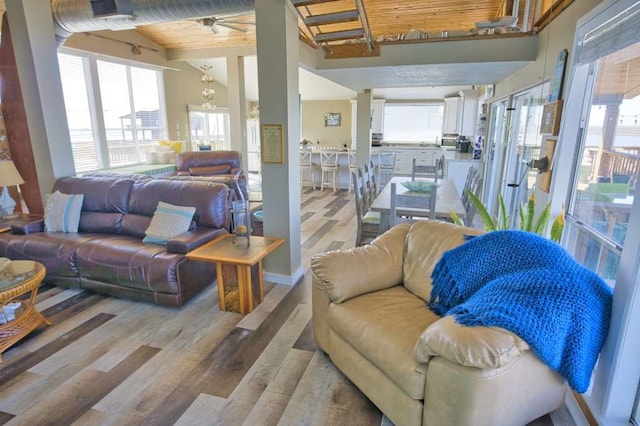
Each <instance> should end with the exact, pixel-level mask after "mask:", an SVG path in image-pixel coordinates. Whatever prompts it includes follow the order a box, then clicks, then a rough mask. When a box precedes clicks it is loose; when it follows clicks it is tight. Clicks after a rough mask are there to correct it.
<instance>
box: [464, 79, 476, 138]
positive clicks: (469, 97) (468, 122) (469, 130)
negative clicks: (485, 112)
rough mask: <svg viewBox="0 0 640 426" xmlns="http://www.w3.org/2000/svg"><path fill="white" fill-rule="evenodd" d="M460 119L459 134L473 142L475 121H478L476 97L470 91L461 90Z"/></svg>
mask: <svg viewBox="0 0 640 426" xmlns="http://www.w3.org/2000/svg"><path fill="white" fill-rule="evenodd" d="M460 99H461V101H462V108H461V109H462V112H461V113H462V117H460V134H461V135H463V136H467V137H468V138H469V139H470V140H474V136H475V135H476V133H477V131H476V121H477V120H478V95H477V94H476V93H475V92H474V91H471V90H461V91H460Z"/></svg>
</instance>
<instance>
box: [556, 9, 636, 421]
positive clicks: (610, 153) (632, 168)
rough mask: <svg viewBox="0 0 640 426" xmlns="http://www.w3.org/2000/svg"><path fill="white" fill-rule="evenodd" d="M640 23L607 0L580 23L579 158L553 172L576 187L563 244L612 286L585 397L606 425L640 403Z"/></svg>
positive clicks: (572, 116) (574, 98)
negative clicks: (639, 194)
mask: <svg viewBox="0 0 640 426" xmlns="http://www.w3.org/2000/svg"><path fill="white" fill-rule="evenodd" d="M638 25H640V3H638V2H637V1H634V0H618V1H615V2H604V3H603V4H602V5H601V7H598V8H596V9H594V12H593V13H592V14H590V15H588V16H587V17H585V18H583V19H582V20H581V22H579V25H578V29H577V34H576V43H575V45H574V56H573V60H572V61H573V63H574V64H573V67H572V69H573V71H572V76H571V78H572V79H571V80H570V91H569V96H568V98H567V102H566V107H565V108H564V110H563V124H562V128H561V132H560V135H559V142H560V149H561V152H564V150H563V145H562V144H565V145H564V146H567V145H569V146H570V147H571V149H572V150H573V152H572V154H574V155H575V158H572V160H574V161H573V169H572V172H571V173H566V172H565V171H564V170H563V168H562V167H556V168H555V170H554V172H558V175H559V176H564V175H566V182H562V180H559V181H556V184H559V183H560V182H562V183H564V184H565V185H567V186H568V187H569V197H568V202H569V204H568V210H567V222H566V223H567V225H566V227H565V235H564V236H563V245H564V246H565V247H566V248H567V249H568V250H569V251H570V252H571V253H572V255H573V256H574V257H575V258H576V259H577V260H578V261H580V262H581V263H582V264H584V265H585V266H587V267H588V268H590V269H592V270H593V271H595V272H597V273H598V274H599V275H600V276H601V277H602V278H603V279H604V280H605V281H606V282H607V283H608V284H609V285H610V286H611V287H612V288H613V312H612V319H611V327H610V329H609V334H608V337H607V342H606V344H605V346H604V348H603V350H602V352H601V353H600V359H599V361H598V365H597V366H596V369H595V372H594V375H593V379H592V385H591V387H590V389H589V391H588V392H587V393H586V394H585V395H584V399H585V401H586V403H587V404H588V406H589V408H590V409H591V411H592V412H593V414H594V415H595V417H596V420H597V422H598V424H622V423H627V422H628V421H629V419H630V418H631V419H632V423H635V422H634V419H633V416H635V415H637V411H636V413H635V414H634V410H633V407H634V401H635V403H636V405H637V404H638V399H640V398H638V393H637V392H638V383H639V379H640V360H639V358H638V348H640V334H639V333H638V318H640V267H639V263H638V260H639V258H638V252H640V203H639V202H638V200H636V199H635V191H636V190H637V178H638V173H639V170H638V164H639V162H640V156H639V155H638V151H637V150H636V149H635V148H640V142H639V139H638V135H640V133H639V130H640V127H639V126H638V123H637V122H636V119H635V116H636V115H638V114H639V113H638V111H639V106H640V92H639V91H638V87H640V86H639V85H640V79H639V78H638V75H640V74H639V71H640V63H639V62H638V58H640V43H639V38H638V31H637V28H638ZM561 158H562V159H564V157H561ZM561 161H563V160H561ZM561 164H562V163H561ZM565 164H566V163H565ZM637 420H638V419H637V418H636V419H635V421H637Z"/></svg>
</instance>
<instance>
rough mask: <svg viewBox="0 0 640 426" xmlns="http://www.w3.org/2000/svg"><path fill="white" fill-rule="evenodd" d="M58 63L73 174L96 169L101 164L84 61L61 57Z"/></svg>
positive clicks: (72, 56)
mask: <svg viewBox="0 0 640 426" xmlns="http://www.w3.org/2000/svg"><path fill="white" fill-rule="evenodd" d="M58 62H59V64H60V74H61V78H62V92H63V94H64V103H65V107H66V110H67V122H68V125H69V135H70V136H71V149H72V151H73V162H74V164H75V167H76V172H86V171H89V170H96V169H99V168H100V167H101V161H100V159H99V152H98V144H97V140H96V137H95V135H94V126H93V119H92V114H91V109H90V107H89V97H88V93H89V91H88V87H87V79H86V70H87V68H86V65H87V63H86V59H85V58H83V57H81V56H74V55H65V54H62V53H61V54H59V55H58Z"/></svg>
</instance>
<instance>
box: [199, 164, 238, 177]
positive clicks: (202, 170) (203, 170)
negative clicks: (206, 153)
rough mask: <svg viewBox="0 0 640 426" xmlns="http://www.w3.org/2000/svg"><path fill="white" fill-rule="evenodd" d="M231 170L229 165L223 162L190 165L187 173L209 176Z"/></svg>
mask: <svg viewBox="0 0 640 426" xmlns="http://www.w3.org/2000/svg"><path fill="white" fill-rule="evenodd" d="M230 172H231V166H230V165H229V164H223V165H220V166H206V167H191V168H190V169H189V173H191V175H192V176H210V175H224V174H229V173H230Z"/></svg>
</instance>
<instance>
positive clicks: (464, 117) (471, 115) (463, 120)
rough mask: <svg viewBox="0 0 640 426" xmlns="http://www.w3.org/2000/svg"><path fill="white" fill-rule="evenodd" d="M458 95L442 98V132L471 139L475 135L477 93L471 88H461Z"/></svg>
mask: <svg viewBox="0 0 640 426" xmlns="http://www.w3.org/2000/svg"><path fill="white" fill-rule="evenodd" d="M459 95H460V96H454V97H449V98H444V119H443V123H442V133H449V134H451V133H454V134H458V135H461V136H467V137H468V138H469V139H471V140H473V138H474V136H475V135H476V119H477V115H478V95H477V94H476V93H475V92H473V91H471V90H461V91H460V92H459Z"/></svg>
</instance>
